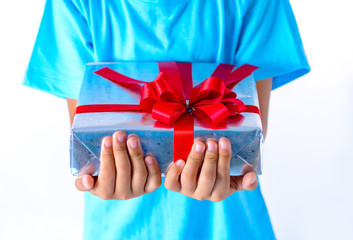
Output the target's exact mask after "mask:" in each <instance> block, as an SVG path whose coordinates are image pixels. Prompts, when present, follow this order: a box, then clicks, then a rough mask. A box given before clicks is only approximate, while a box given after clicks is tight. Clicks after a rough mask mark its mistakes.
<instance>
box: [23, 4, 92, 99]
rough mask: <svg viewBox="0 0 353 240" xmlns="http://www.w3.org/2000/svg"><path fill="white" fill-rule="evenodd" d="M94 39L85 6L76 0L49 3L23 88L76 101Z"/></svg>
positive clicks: (90, 55)
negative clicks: (30, 88) (26, 87)
mask: <svg viewBox="0 0 353 240" xmlns="http://www.w3.org/2000/svg"><path fill="white" fill-rule="evenodd" d="M92 60H93V45H92V36H91V33H90V31H89V26H88V22H87V18H86V13H85V11H84V8H83V6H82V5H81V3H79V2H78V1H77V2H76V1H75V0H47V2H46V5H45V9H44V14H43V18H42V21H41V25H40V28H39V32H38V35H37V39H36V42H35V46H34V50H33V53H32V56H31V59H30V62H29V66H28V69H27V71H26V74H25V79H24V83H23V84H24V85H26V86H29V87H32V88H36V89H39V90H42V91H45V92H48V93H51V94H53V95H56V96H59V97H62V98H73V99H77V98H78V95H79V91H80V86H81V81H82V78H83V75H84V69H85V65H86V63H87V62H92Z"/></svg>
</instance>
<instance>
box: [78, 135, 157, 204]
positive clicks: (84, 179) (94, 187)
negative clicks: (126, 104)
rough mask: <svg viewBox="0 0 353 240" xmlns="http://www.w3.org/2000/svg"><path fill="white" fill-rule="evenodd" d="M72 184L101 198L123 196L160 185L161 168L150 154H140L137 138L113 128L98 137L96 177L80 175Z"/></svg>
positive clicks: (123, 197)
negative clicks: (100, 145) (101, 136)
mask: <svg viewBox="0 0 353 240" xmlns="http://www.w3.org/2000/svg"><path fill="white" fill-rule="evenodd" d="M75 185H76V188H77V189H78V190H80V191H89V192H91V193H92V194H94V195H96V196H98V197H100V198H102V199H104V200H111V199H119V200H127V199H130V198H134V197H138V196H141V195H143V194H147V193H150V192H152V191H154V190H156V189H157V188H158V187H159V186H160V185H161V171H160V168H159V165H158V162H157V161H156V159H155V158H154V157H153V156H152V155H146V156H144V154H143V151H142V148H141V143H140V139H139V137H138V136H137V135H135V134H131V135H129V137H128V138H126V132H124V131H117V132H115V133H114V134H113V136H112V137H111V136H108V137H105V138H104V139H103V141H102V148H101V156H100V171H99V174H98V177H96V181H95V178H93V177H92V176H90V175H83V176H80V177H78V178H77V179H76V182H75Z"/></svg>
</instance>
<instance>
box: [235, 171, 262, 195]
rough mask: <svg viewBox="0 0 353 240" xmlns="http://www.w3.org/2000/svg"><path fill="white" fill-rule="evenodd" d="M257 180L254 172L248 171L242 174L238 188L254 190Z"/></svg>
mask: <svg viewBox="0 0 353 240" xmlns="http://www.w3.org/2000/svg"><path fill="white" fill-rule="evenodd" d="M258 184H259V182H258V180H257V177H256V173H255V172H249V173H247V174H245V175H244V177H243V179H242V182H241V185H239V188H240V190H249V191H252V190H255V189H256V188H257V186H258Z"/></svg>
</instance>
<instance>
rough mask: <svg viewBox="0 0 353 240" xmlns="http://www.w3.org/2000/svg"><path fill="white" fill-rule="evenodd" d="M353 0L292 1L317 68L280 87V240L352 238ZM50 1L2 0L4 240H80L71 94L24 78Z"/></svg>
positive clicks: (275, 107) (273, 171) (275, 189)
mask: <svg viewBox="0 0 353 240" xmlns="http://www.w3.org/2000/svg"><path fill="white" fill-rule="evenodd" d="M350 2H351V1H349V0H347V1H344V0H337V1H324V0H321V1H314V0H312V1H307V0H292V1H291V3H292V6H293V9H294V12H295V14H296V18H297V21H298V24H299V27H300V31H301V34H302V38H303V41H304V45H305V49H306V52H307V55H308V58H309V61H310V64H311V67H312V72H311V73H310V74H309V75H307V76H305V77H303V78H301V79H299V80H297V81H294V82H293V83H290V84H288V85H286V86H284V87H282V88H280V89H278V90H275V91H274V92H273V94H272V98H271V108H270V125H269V133H268V138H267V140H266V145H265V165H264V175H263V176H261V181H262V189H263V193H264V196H265V199H266V201H267V205H268V208H269V211H270V215H271V218H272V221H273V225H274V229H275V232H276V235H277V237H278V238H279V239H296V240H297V239H353V222H352V219H353V206H352V205H353V193H352V183H353V177H352V170H353V156H352V150H353V137H352V136H353V127H352V123H353V111H352V110H353V107H352V106H353V94H352V91H353V47H352V43H353V34H352V30H351V29H352V23H353V14H352V10H353V8H352V4H350ZM43 6H44V0H32V1H28V0H17V1H4V0H1V3H0V30H1V35H0V74H1V75H0V78H1V84H0V123H1V124H0V134H1V135H0V152H1V155H0V239H80V238H81V236H82V219H83V196H82V194H81V193H79V192H77V191H76V190H75V188H74V184H73V183H74V178H73V177H71V176H70V173H69V156H68V144H69V142H68V139H69V120H68V113H67V109H66V104H65V101H64V100H62V99H59V98H56V97H53V96H50V95H48V94H45V93H41V92H39V91H36V90H32V89H28V88H25V87H23V86H21V81H22V78H23V75H24V72H25V69H26V65H27V63H28V60H29V57H30V54H31V51H32V48H33V44H34V40H35V37H36V34H37V30H38V27H39V23H40V19H41V16H42V11H43Z"/></svg>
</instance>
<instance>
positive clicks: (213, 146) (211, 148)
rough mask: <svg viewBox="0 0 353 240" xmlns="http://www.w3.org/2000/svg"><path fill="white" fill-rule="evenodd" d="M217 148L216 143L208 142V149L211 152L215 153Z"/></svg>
mask: <svg viewBox="0 0 353 240" xmlns="http://www.w3.org/2000/svg"><path fill="white" fill-rule="evenodd" d="M215 148H216V146H215V143H214V142H212V141H210V142H207V149H208V150H210V151H213V150H215Z"/></svg>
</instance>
